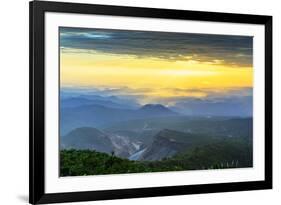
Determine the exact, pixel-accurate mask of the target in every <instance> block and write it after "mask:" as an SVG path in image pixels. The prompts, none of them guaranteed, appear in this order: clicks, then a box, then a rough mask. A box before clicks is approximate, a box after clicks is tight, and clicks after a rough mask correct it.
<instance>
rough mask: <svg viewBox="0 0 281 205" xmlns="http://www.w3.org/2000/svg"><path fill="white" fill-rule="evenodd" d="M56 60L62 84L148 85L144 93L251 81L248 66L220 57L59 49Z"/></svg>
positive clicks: (163, 94) (240, 84)
mask: <svg viewBox="0 0 281 205" xmlns="http://www.w3.org/2000/svg"><path fill="white" fill-rule="evenodd" d="M60 63H61V65H60V69H61V75H60V76H61V83H62V86H68V85H73V86H98V87H104V88H112V87H128V88H132V89H142V88H145V89H147V88H149V90H148V91H146V92H145V95H148V96H158V97H173V96H193V97H205V96H206V93H204V92H197V91H192V89H193V90H194V89H212V90H227V89H233V88H243V87H252V83H253V82H252V81H253V69H252V68H251V67H237V66H236V67H232V66H229V65H226V64H223V62H221V61H218V62H217V61H213V62H199V61H195V60H192V58H191V57H187V58H186V60H185V61H183V60H182V61H172V60H163V59H157V58H137V57H134V56H129V55H121V54H120V55H117V54H116V55H115V54H103V53H71V52H61V61H60ZM176 89H178V90H179V91H175V90H176ZM181 90H182V91H181ZM188 90H190V91H188Z"/></svg>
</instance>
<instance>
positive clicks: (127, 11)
mask: <svg viewBox="0 0 281 205" xmlns="http://www.w3.org/2000/svg"><path fill="white" fill-rule="evenodd" d="M29 12H30V22H29V23H30V31H29V38H30V39H29V42H30V59H29V61H30V75H29V77H30V86H29V87H30V90H29V91H30V109H29V111H30V113H29V115H30V119H29V122H30V128H29V132H30V144H29V151H30V158H29V160H30V165H29V202H30V203H31V204H44V203H57V202H74V201H91V200H105V199H123V198H137V197H153V196H167V195H183V194H198V193H213V192H229V191H243V190H259V189H271V188H272V17H271V16H262V15H248V14H230V13H215V12H201V11H185V10H169V9H155V8H137V7H124V6H105V5H93V4H77V3H62V2H60V3H59V2H46V1H32V2H30V7H29ZM46 12H62V13H79V14H101V15H110V16H131V17H149V18H163V19H182V20H198V21H209V22H216V21H217V22H229V23H246V24H259V25H264V27H265V76H264V77H265V133H260V134H264V136H265V180H263V181H248V182H235V183H219V184H200V185H183V186H168V187H154V188H135V189H121V190H108V191H85V192H71V193H51V194H50V193H45V188H44V187H45V163H44V153H45V146H44V132H45V127H44V122H45V121H44V119H45V111H44V109H45V96H44V95H45V92H44V90H45V81H44V75H45V74H44V61H45V59H44V38H45V36H44V31H45V28H44V25H45V22H44V20H45V17H44V15H45V13H46Z"/></svg>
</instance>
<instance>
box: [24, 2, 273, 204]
mask: <svg viewBox="0 0 281 205" xmlns="http://www.w3.org/2000/svg"><path fill="white" fill-rule="evenodd" d="M29 6H30V9H29V12H30V13H29V17H30V18H29V39H30V40H29V62H30V64H29V65H30V67H29V83H30V84H29V88H30V90H29V94H30V95H29V132H30V135H29V202H30V203H31V204H49V203H59V202H78V201H91V200H108V199H125V198H139V197H156V196H157V197H159V196H172V195H182V194H199V193H215V192H230V191H247V190H260V189H271V188H272V16H264V15H251V14H235V13H217V12H211V11H188V10H171V9H160V8H141V7H124V6H113V5H111V6H109V5H97V4H81V3H67V2H48V1H31V2H30V3H29Z"/></svg>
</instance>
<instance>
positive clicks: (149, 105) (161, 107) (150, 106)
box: [140, 104, 169, 110]
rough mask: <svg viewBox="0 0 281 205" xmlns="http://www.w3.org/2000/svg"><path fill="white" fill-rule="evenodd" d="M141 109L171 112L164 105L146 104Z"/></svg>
mask: <svg viewBox="0 0 281 205" xmlns="http://www.w3.org/2000/svg"><path fill="white" fill-rule="evenodd" d="M140 109H142V110H145V109H147V110H148V109H162V110H169V109H168V108H166V107H165V106H164V105H161V104H146V105H144V106H142V107H141V108H140Z"/></svg>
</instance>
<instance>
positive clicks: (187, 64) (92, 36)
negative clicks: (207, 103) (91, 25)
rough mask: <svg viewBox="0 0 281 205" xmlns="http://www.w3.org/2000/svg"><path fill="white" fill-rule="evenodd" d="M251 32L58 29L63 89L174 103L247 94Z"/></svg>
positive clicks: (250, 75) (250, 76) (250, 80)
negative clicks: (235, 34)
mask: <svg viewBox="0 0 281 205" xmlns="http://www.w3.org/2000/svg"><path fill="white" fill-rule="evenodd" d="M252 61H253V38H252V37H250V36H230V35H208V34H192V33H168V32H152V31H128V30H110V29H87V28H66V27H61V28H60V78H61V79H60V80H61V87H62V88H68V87H71V88H85V89H93V90H98V91H100V92H103V93H108V94H110V95H119V96H127V97H131V98H135V99H136V100H137V101H138V102H139V103H140V104H146V103H154V102H156V103H163V104H166V105H174V104H176V103H179V102H182V101H184V100H185V99H193V100H194V99H200V100H204V99H206V100H210V99H224V98H225V99H229V98H230V97H236V98H240V99H241V98H243V97H245V99H249V96H250V97H251V96H252V83H253V63H252Z"/></svg>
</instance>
